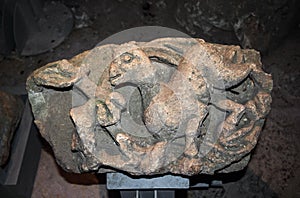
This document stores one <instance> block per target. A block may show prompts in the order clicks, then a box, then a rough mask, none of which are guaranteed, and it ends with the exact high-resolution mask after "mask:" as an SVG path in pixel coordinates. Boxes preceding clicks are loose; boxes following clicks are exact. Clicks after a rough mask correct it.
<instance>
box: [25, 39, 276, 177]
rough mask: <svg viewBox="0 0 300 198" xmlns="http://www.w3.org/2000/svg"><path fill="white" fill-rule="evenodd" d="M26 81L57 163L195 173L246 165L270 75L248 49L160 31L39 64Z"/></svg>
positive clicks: (265, 107)
mask: <svg viewBox="0 0 300 198" xmlns="http://www.w3.org/2000/svg"><path fill="white" fill-rule="evenodd" d="M27 90H28V94H29V99H30V103H31V105H32V110H33V113H34V116H35V123H36V124H37V126H38V127H39V129H40V132H41V134H42V136H43V137H44V138H45V139H46V140H47V141H48V142H49V143H50V145H51V146H52V148H53V150H54V154H55V157H56V159H57V162H58V163H59V164H60V165H61V166H62V167H63V168H64V169H66V170H68V171H72V172H85V171H98V172H110V171H118V170H122V171H126V172H128V173H130V174H133V175H153V174H162V173H176V174H183V175H195V174H204V173H205V174H214V173H216V172H231V171H237V170H241V169H243V168H244V167H245V166H246V165H247V163H248V161H249V159H250V152H251V150H252V149H253V148H254V147H255V145H256V142H257V139H258V136H259V133H260V131H261V129H262V126H263V124H264V120H265V118H266V116H267V114H268V112H269V111H270V103H271V96H270V92H271V90H272V79H271V75H269V74H267V73H265V72H264V71H263V70H262V64H261V62H260V55H259V53H258V52H257V51H255V50H249V49H247V50H244V49H241V48H240V47H238V46H226V45H219V44H211V43H206V42H205V41H203V40H201V39H192V38H161V39H157V40H153V41H150V42H129V43H125V44H122V45H113V44H111V45H103V46H98V47H96V48H94V49H93V50H90V51H87V52H84V53H82V54H79V55H78V56H75V57H74V58H72V59H70V60H60V61H56V62H54V63H49V64H47V65H45V66H44V67H42V68H40V69H38V70H36V71H35V72H34V73H33V74H32V75H31V76H30V77H29V78H28V80H27Z"/></svg>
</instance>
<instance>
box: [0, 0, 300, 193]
mask: <svg viewBox="0 0 300 198" xmlns="http://www.w3.org/2000/svg"><path fill="white" fill-rule="evenodd" d="M58 2H61V3H63V4H64V5H65V6H66V7H68V8H69V9H70V10H71V12H72V14H73V19H74V25H73V29H72V31H71V33H70V34H69V35H68V36H67V37H66V38H65V40H64V41H63V42H62V43H61V44H60V45H58V46H57V47H55V48H53V49H49V51H48V52H45V53H42V54H38V55H31V56H22V55H20V49H17V48H16V47H14V48H13V49H11V51H10V52H8V53H7V52H6V53H5V54H2V55H0V87H2V89H4V90H8V89H9V90H13V91H14V92H17V93H18V92H19V93H25V82H26V78H27V76H28V75H29V74H30V73H31V72H32V71H34V70H35V69H36V68H39V67H41V66H43V65H45V64H46V63H49V62H52V61H55V60H60V59H63V58H65V59H68V58H71V57H73V56H74V55H76V54H78V53H81V52H83V51H85V50H89V49H91V48H93V47H94V46H95V45H96V44H97V43H99V42H100V41H101V40H103V39H105V38H107V37H108V36H111V35H112V34H114V33H117V32H119V31H122V30H125V29H128V28H133V27H137V26H145V25H157V26H164V27H169V28H174V29H176V30H179V31H182V32H184V33H187V34H189V35H191V36H193V37H199V38H204V39H205V40H206V41H208V42H215V43H222V44H235V45H240V46H242V47H246V48H247V47H250V48H255V49H257V50H259V51H261V54H262V62H263V67H264V70H265V71H267V72H268V73H271V74H272V76H273V80H274V89H273V92H272V97H273V103H272V110H271V112H270V114H269V116H268V119H267V120H266V124H265V127H264V129H263V131H262V132H261V135H260V138H259V141H258V144H257V147H256V149H255V150H254V151H253V155H252V159H251V161H250V163H249V165H248V168H247V169H246V170H244V171H242V172H240V173H238V174H234V175H230V176H228V177H229V178H228V177H227V178H225V183H224V185H223V187H222V188H209V189H200V190H199V189H197V190H190V191H189V192H188V193H187V195H188V197H201V196H203V197H300V189H299V186H300V179H299V178H300V166H299V165H300V154H299V151H300V149H299V147H300V146H299V142H300V131H299V128H298V126H299V125H298V123H299V121H300V119H299V118H300V113H299V112H300V103H299V102H300V68H299V67H300V20H299V18H300V17H299V13H300V10H299V2H298V1H296V0H282V1H276V0H268V1H267V0H266V1H250V0H249V1H248V0H244V1H236V0H233V1H221V0H220V1H217V0H212V1H204V0H191V1H180V0H178V1H172V0H157V1H155V0H149V1H145V0H136V1H134V0H102V1H92V0H64V1H63V0H62V1H58ZM220 21H223V23H220ZM33 22H34V21H33ZM237 25H239V26H238V27H237ZM2 28H3V27H2ZM43 145H44V148H43V151H42V154H41V160H40V164H39V168H38V172H37V176H36V180H35V184H34V188H33V194H32V197H108V193H107V191H106V189H105V185H104V184H105V181H104V182H103V178H102V177H96V176H93V175H74V174H70V173H66V172H64V171H63V170H62V169H61V168H59V167H58V166H57V165H56V164H55V162H54V160H53V156H52V153H51V148H49V145H47V144H46V143H45V142H43ZM99 183H100V184H101V185H98V184H99ZM112 194H113V193H110V195H111V196H112Z"/></svg>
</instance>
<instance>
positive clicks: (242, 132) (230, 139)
mask: <svg viewBox="0 0 300 198" xmlns="http://www.w3.org/2000/svg"><path fill="white" fill-rule="evenodd" d="M253 127H254V121H252V122H251V123H250V124H249V126H247V127H243V128H241V129H239V130H237V131H235V132H234V133H232V134H230V135H229V136H224V133H222V135H221V136H220V144H222V145H223V146H224V147H239V146H240V140H241V139H243V137H244V136H246V135H247V134H248V133H250V132H251V130H252V129H253Z"/></svg>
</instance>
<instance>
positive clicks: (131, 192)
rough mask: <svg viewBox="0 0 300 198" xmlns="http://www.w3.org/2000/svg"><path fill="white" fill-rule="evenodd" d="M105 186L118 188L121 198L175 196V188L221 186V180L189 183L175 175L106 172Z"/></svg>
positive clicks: (169, 197) (162, 197)
mask: <svg viewBox="0 0 300 198" xmlns="http://www.w3.org/2000/svg"><path fill="white" fill-rule="evenodd" d="M106 187H107V189H108V190H119V191H120V194H121V197H122V198H175V190H188V189H193V188H196V189H197V188H198V189H199V188H209V187H222V181H220V180H213V179H212V180H206V183H199V182H197V183H195V184H193V185H191V184H190V179H189V178H185V177H181V176H175V175H161V176H155V177H132V176H128V175H125V174H122V173H108V174H106Z"/></svg>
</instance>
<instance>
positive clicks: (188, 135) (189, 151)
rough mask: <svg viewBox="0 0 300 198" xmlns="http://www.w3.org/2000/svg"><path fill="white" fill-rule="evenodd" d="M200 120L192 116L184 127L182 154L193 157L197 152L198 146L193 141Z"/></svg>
mask: <svg viewBox="0 0 300 198" xmlns="http://www.w3.org/2000/svg"><path fill="white" fill-rule="evenodd" d="M199 123H200V120H199V119H198V118H192V119H191V120H190V121H189V122H188V124H187V128H186V132H185V151H184V154H185V155H187V156H190V157H194V156H195V155H197V154H198V147H197V145H196V142H195V138H196V136H197V130H198V126H199Z"/></svg>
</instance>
